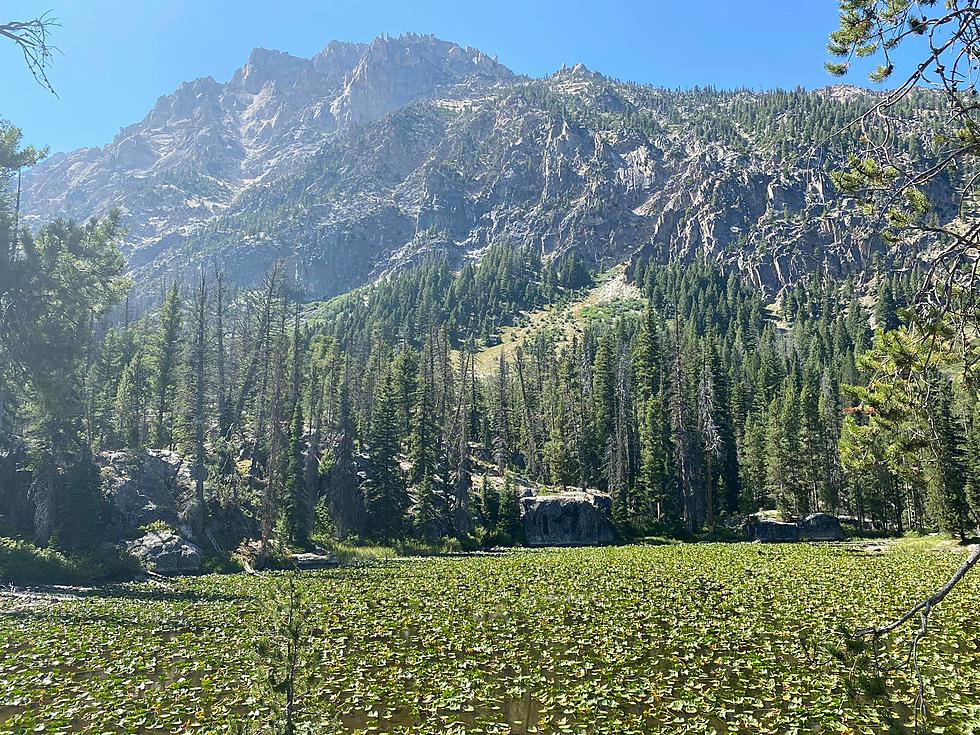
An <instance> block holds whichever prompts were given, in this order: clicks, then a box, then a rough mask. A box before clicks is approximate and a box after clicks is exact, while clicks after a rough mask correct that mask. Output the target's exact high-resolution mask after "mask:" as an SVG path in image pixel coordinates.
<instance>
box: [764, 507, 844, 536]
mask: <svg viewBox="0 0 980 735" xmlns="http://www.w3.org/2000/svg"><path fill="white" fill-rule="evenodd" d="M745 530H746V532H747V533H748V535H750V536H751V537H752V538H753V539H754V540H756V541H762V542H763V543H777V542H791V541H843V540H844V532H843V531H842V530H841V525H840V521H839V520H838V519H837V517H836V516H832V515H830V514H829V513H813V514H811V515H808V516H807V517H806V518H804V519H803V520H801V521H798V522H796V523H785V522H783V521H773V520H769V519H766V518H759V517H758V516H753V517H751V518H749V519H748V521H747V523H746V526H745Z"/></svg>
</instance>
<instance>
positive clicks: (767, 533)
mask: <svg viewBox="0 0 980 735" xmlns="http://www.w3.org/2000/svg"><path fill="white" fill-rule="evenodd" d="M748 526H749V533H750V535H751V536H752V538H753V539H754V540H756V541H762V542H763V543H767V544H771V543H777V542H780V541H799V540H800V527H799V525H797V524H796V523H783V522H782V521H771V520H767V519H763V518H757V519H753V520H751V521H749V524H748Z"/></svg>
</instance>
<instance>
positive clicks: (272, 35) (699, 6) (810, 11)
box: [0, 0, 864, 151]
mask: <svg viewBox="0 0 980 735" xmlns="http://www.w3.org/2000/svg"><path fill="white" fill-rule="evenodd" d="M45 11H51V15H52V16H54V17H56V18H57V19H58V20H59V21H60V23H61V25H60V27H58V28H56V29H54V41H55V43H56V45H57V46H58V49H59V51H60V53H58V54H57V55H56V57H55V60H54V66H53V68H52V69H51V71H50V73H49V77H50V80H51V82H52V84H53V85H54V88H55V90H56V92H57V93H58V96H57V97H55V96H54V95H52V94H51V93H50V92H47V91H45V90H44V89H42V88H41V87H39V86H38V85H37V83H36V82H35V81H34V80H33V78H32V77H31V75H30V74H29V73H28V71H27V69H26V67H25V66H24V64H23V61H22V59H21V58H20V54H19V51H18V50H17V49H16V48H15V47H14V46H13V44H11V43H9V42H6V41H5V40H4V39H0V118H5V119H7V120H9V121H10V122H12V123H13V124H14V125H17V126H18V127H20V128H21V129H22V130H23V131H24V141H25V142H26V143H30V144H34V145H39V146H40V145H46V146H49V147H50V149H51V150H52V151H60V150H71V149H74V148H79V147H82V146H101V145H105V144H106V143H108V142H110V141H111V140H112V138H113V136H114V135H115V134H116V133H117V132H118V131H119V129H120V128H122V127H125V126H126V125H129V124H131V123H134V122H137V121H139V120H141V119H142V118H143V117H144V116H145V115H146V113H147V112H149V110H150V108H151V107H152V106H153V104H154V103H155V102H156V100H157V98H159V97H160V96H162V95H165V94H169V93H170V92H172V91H173V90H174V89H176V88H177V87H178V86H179V85H180V83H181V82H184V81H189V80H192V79H196V78H199V77H205V76H212V77H214V78H215V79H217V80H218V81H226V80H227V79H229V78H230V77H231V75H232V74H233V73H234V71H235V69H237V68H238V67H240V66H242V65H243V64H244V63H245V61H246V60H247V58H248V55H249V52H250V51H251V49H252V48H255V47H265V48H272V49H278V50H281V51H287V52H289V53H292V54H294V55H297V56H306V57H308V56H312V55H313V54H315V53H316V52H317V51H319V50H320V49H321V48H323V47H324V46H326V44H327V43H328V42H329V41H331V40H333V39H337V40H344V41H370V40H371V39H372V38H375V37H376V36H378V35H380V34H383V33H387V34H389V35H398V34H400V33H405V32H409V31H411V32H416V33H432V34H434V35H436V36H438V37H440V38H444V39H446V40H449V41H455V42H456V43H459V44H461V45H463V46H473V47H476V48H479V49H481V50H482V51H484V52H486V53H487V54H490V55H494V54H496V55H497V57H498V60H499V61H500V62H501V63H503V64H505V65H506V66H508V67H510V68H511V69H512V70H514V71H515V72H518V73H523V74H527V75H530V76H543V75H547V74H551V73H553V72H554V71H555V70H557V69H558V68H560V67H561V65H562V64H563V63H564V64H567V65H569V66H571V65H573V64H576V63H579V62H581V63H584V64H585V65H586V66H588V67H589V68H590V69H594V70H596V71H600V72H602V73H603V74H606V75H608V76H611V77H615V78H618V79H622V80H631V81H635V82H640V83H644V84H652V85H657V86H665V87H672V88H673V87H684V88H686V87H691V86H694V85H702V86H704V85H713V86H716V87H723V88H727V87H749V88H752V89H770V88H773V87H783V88H792V87H796V86H798V85H800V86H804V87H808V88H814V87H822V86H825V85H827V84H830V83H833V81H834V80H833V79H832V78H831V77H830V76H829V75H828V74H827V72H826V71H825V70H824V68H823V65H824V62H825V61H826V60H827V53H826V43H827V35H828V34H829V33H830V31H832V30H833V29H834V27H835V26H836V22H837V6H836V3H835V2H834V0H739V1H738V2H736V1H735V0H688V1H687V2H683V1H681V2H678V1H677V0H634V1H633V2H626V1H625V0H591V1H585V2H584V1H580V0H562V1H560V2H551V1H549V2H535V1H534V0H526V1H525V2H517V1H513V0H496V1H494V0H483V1H482V2H468V1H465V0H455V2H448V1H442V0H440V1H432V2H415V1H413V0H391V1H389V0H356V1H351V0H266V1H265V2H260V1H259V0H4V1H3V2H2V4H0V23H2V22H6V21H7V20H14V19H16V20H23V19H27V18H30V17H34V16H37V15H39V14H41V13H43V12H45ZM863 79H864V77H861V76H860V75H855V79H853V80H852V81H853V82H855V83H860V82H861V81H862V80H863Z"/></svg>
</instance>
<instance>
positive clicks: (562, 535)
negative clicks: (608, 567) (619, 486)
mask: <svg viewBox="0 0 980 735" xmlns="http://www.w3.org/2000/svg"><path fill="white" fill-rule="evenodd" d="M520 506H521V519H522V521H523V524H524V537H525V540H526V542H527V544H528V545H529V546H600V545H603V544H610V543H612V542H613V541H614V540H615V538H616V534H615V529H614V528H613V525H612V498H610V497H609V496H608V495H604V494H600V493H590V492H568V493H562V494H560V495H537V496H527V497H523V498H521V499H520Z"/></svg>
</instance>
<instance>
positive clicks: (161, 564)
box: [126, 530, 201, 575]
mask: <svg viewBox="0 0 980 735" xmlns="http://www.w3.org/2000/svg"><path fill="white" fill-rule="evenodd" d="M126 551H128V552H129V553H130V554H132V555H133V556H135V557H136V558H137V559H138V560H139V563H140V565H141V566H142V567H143V568H144V569H145V570H146V571H148V572H156V573H157V574H167V575H170V574H196V573H197V572H200V571H201V549H200V548H199V547H198V546H196V545H195V544H192V543H191V542H190V541H186V540H184V539H183V538H182V537H181V536H180V535H178V534H177V533H176V532H175V531H170V530H161V531H149V532H147V533H146V534H145V535H144V536H143V537H142V538H139V539H136V540H135V541H129V542H127V543H126Z"/></svg>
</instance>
